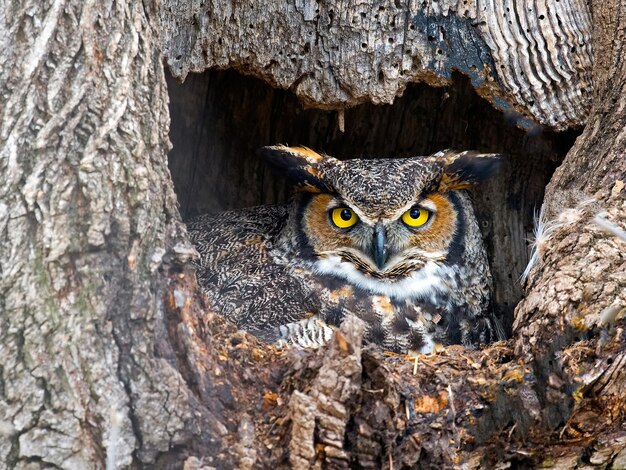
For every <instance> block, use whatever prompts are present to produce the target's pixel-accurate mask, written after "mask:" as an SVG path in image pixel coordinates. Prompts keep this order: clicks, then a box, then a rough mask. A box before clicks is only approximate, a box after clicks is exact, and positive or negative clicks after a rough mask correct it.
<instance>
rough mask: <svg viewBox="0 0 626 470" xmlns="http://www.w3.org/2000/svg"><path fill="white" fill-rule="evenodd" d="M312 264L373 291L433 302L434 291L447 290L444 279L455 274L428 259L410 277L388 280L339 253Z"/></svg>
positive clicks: (320, 272)
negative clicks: (375, 276)
mask: <svg viewBox="0 0 626 470" xmlns="http://www.w3.org/2000/svg"><path fill="white" fill-rule="evenodd" d="M312 267H313V270H314V271H315V272H317V273H318V274H331V275H334V276H337V277H339V278H342V279H345V280H346V281H348V282H349V283H350V284H353V285H355V286H357V287H359V288H361V289H363V290H367V291H369V292H371V293H372V294H379V295H386V296H388V297H391V298H394V299H398V300H404V299H426V298H428V299H429V300H431V302H433V303H435V299H434V295H433V294H435V293H442V292H446V291H449V287H448V285H447V284H446V283H445V282H444V280H445V279H446V278H448V279H450V278H451V277H452V275H453V273H454V271H453V270H452V268H450V267H448V266H442V265H440V264H437V263H435V262H433V261H428V262H426V265H425V266H424V267H423V268H422V269H420V270H418V271H416V272H414V273H413V274H411V275H410V276H407V277H405V278H402V279H400V280H398V281H395V282H389V281H384V280H381V279H376V278H373V277H370V276H366V275H365V274H363V273H362V272H361V271H359V270H358V269H357V268H356V267H355V266H354V264H352V263H350V262H348V261H343V260H342V259H341V258H340V257H339V256H328V257H326V258H323V259H321V260H318V261H316V262H314V263H313V266H312Z"/></svg>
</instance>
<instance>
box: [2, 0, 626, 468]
mask: <svg viewBox="0 0 626 470" xmlns="http://www.w3.org/2000/svg"><path fill="white" fill-rule="evenodd" d="M557 3H561V6H559V7H555V8H559V10H558V11H570V12H573V11H574V10H573V8H574V7H575V6H579V7H580V8H585V6H584V5H575V4H574V3H573V2H572V3H569V2H557ZM146 5H147V4H146ZM146 5H144V4H140V3H137V2H119V3H114V4H110V5H101V4H100V3H98V2H71V1H70V0H66V1H63V0H57V1H55V2H47V3H46V2H25V3H24V4H18V3H17V2H13V3H6V4H5V7H4V8H1V9H0V46H2V47H1V50H2V53H1V55H0V70H1V72H0V110H1V113H2V116H1V121H0V144H1V146H0V155H1V156H2V158H1V159H0V436H1V438H0V464H1V465H2V466H6V467H9V468H49V467H55V466H56V467H61V468H77V467H78V468H102V467H104V466H106V465H108V466H109V468H116V467H131V466H132V467H142V466H151V467H157V468H163V467H174V468H180V467H182V466H183V465H184V467H185V468H190V469H191V468H210V467H217V468H235V467H236V468H253V467H256V468H267V467H269V466H272V467H277V468H286V467H287V466H289V464H290V463H291V464H297V465H298V466H300V465H302V466H303V467H306V466H311V467H320V466H326V467H348V466H350V465H357V464H358V465H360V466H362V467H364V468H381V467H382V466H385V467H387V466H389V467H390V468H408V467H410V466H420V467H422V468H430V467H432V468H442V467H443V468H446V467H453V466H457V465H459V464H461V463H463V464H464V465H465V466H466V467H467V468H479V467H480V466H482V467H483V468H494V467H495V466H496V465H497V464H501V465H505V466H506V465H512V466H515V465H518V466H530V467H535V466H537V465H539V464H542V465H544V466H549V465H552V466H553V467H555V468H576V467H581V468H583V467H587V468H589V467H592V466H595V467H597V468H607V467H611V466H612V467H613V468H621V467H620V465H621V466H622V467H623V465H624V461H626V451H625V450H624V448H625V447H626V433H625V432H624V429H623V424H624V415H623V409H624V403H625V400H626V397H625V396H624V386H623V384H624V374H625V372H624V371H625V370H626V369H624V365H625V363H626V358H625V356H624V354H625V353H624V342H625V341H626V337H625V336H624V335H625V333H624V326H625V325H624V318H623V312H622V313H620V308H623V307H624V297H623V295H624V294H623V292H624V282H625V280H624V277H623V273H624V265H623V263H624V258H623V256H624V249H623V242H621V241H619V240H618V239H617V238H616V237H615V236H613V235H607V234H605V233H603V232H600V231H598V230H597V229H596V228H595V226H593V225H592V224H591V223H590V222H589V219H590V217H589V216H588V215H587V214H588V213H589V210H590V209H589V208H590V207H592V206H590V205H585V206H584V207H582V208H581V207H578V206H576V207H574V212H573V213H571V212H568V214H570V215H572V214H573V216H574V217H577V219H576V220H577V221H578V223H575V224H572V223H569V224H566V225H564V226H560V227H557V228H556V229H555V230H556V232H554V231H553V232H552V234H553V238H552V239H551V240H552V241H551V242H550V243H548V244H547V248H545V249H544V250H543V252H542V257H541V260H540V262H539V264H538V265H537V266H538V267H537V268H535V271H533V272H531V277H530V279H529V284H528V289H529V295H528V298H527V300H526V301H524V303H522V304H521V305H520V306H519V307H518V309H517V323H516V329H515V333H514V338H513V339H512V340H511V341H510V342H509V343H506V344H504V343H500V344H496V345H493V346H491V347H489V348H487V349H485V350H484V351H478V352H469V351H465V350H463V348H461V347H451V348H448V349H447V350H446V351H445V352H444V353H442V354H439V355H436V356H433V357H421V358H418V359H417V360H413V359H411V360H408V359H407V358H404V357H394V356H388V355H385V354H383V353H381V352H380V351H377V350H376V349H375V348H363V347H362V346H361V344H360V335H359V331H360V328H359V326H358V322H354V321H353V320H352V319H351V320H349V321H348V322H346V324H345V325H344V326H343V329H342V332H341V333H339V334H338V335H337V336H336V337H335V338H334V339H333V342H332V344H331V345H329V347H328V348H325V349H322V350H320V351H317V352H308V353H304V352H295V351H292V352H286V353H280V352H277V351H274V350H273V349H272V348H270V347H267V346H264V345H261V344H259V343H257V342H256V341H255V340H254V338H251V337H249V336H248V335H246V334H244V333H242V332H238V331H236V330H235V329H234V328H233V326H232V325H228V324H226V322H224V321H223V320H222V319H221V318H219V317H217V316H215V315H212V314H210V313H207V312H206V306H205V305H204V304H203V301H202V298H201V296H200V295H199V292H198V289H197V286H196V284H195V281H194V275H193V272H191V271H190V269H189V266H188V264H186V261H188V259H189V256H190V251H189V246H188V244H187V243H186V242H185V237H184V230H183V227H182V225H181V223H180V219H179V214H178V210H177V205H176V198H175V196H174V192H173V188H172V183H171V180H170V176H169V173H168V170H167V166H166V153H167V151H168V148H169V144H168V140H167V131H168V126H169V122H168V115H167V110H166V102H167V96H166V89H165V81H164V77H163V71H162V65H161V55H160V52H159V44H160V41H161V38H159V31H158V28H157V24H158V21H157V19H158V18H159V17H160V18H161V20H162V21H163V17H164V15H165V17H167V15H168V13H166V12H167V10H166V9H167V8H168V7H169V4H167V3H165V4H164V6H163V8H165V9H164V10H162V11H160V12H157V11H153V10H145V8H146ZM234 5H235V6H234V7H233V8H240V7H241V6H242V5H243V6H244V7H245V6H246V5H247V3H246V2H236V3H235V4H234ZM298 5H300V4H298ZM303 5H304V4H303ZM381 5H382V4H381ZM503 5H506V2H505V3H503ZM520 5H521V3H520ZM304 6H306V5H304ZM382 6H384V7H385V8H391V7H390V6H388V5H387V4H386V3H385V4H384V5H382ZM301 7H302V6H299V7H298V8H301ZM426 7H428V5H426ZM193 8H196V9H197V8H200V5H198V6H193ZM202 8H203V7H202ZM302 8H303V7H302ZM394 8H396V7H394ZM429 8H434V7H429ZM494 8H495V7H494ZM561 8H565V10H560V9H561ZM190 11H192V10H190ZM211 11H220V12H222V14H224V11H226V12H227V13H228V12H229V10H228V9H217V8H215V9H212V10H211ZM237 11H239V10H237ZM394 11H395V10H394ZM479 11H481V13H480V14H481V15H482V14H483V13H482V12H483V11H487V10H482V9H479ZM551 11H557V10H551ZM577 11H578V10H577ZM170 12H171V10H170ZM231 13H232V11H231ZM539 13H540V12H539ZM578 15H582V16H578ZM578 15H570V16H567V18H569V19H568V21H563V23H567V28H571V31H572V34H573V35H574V36H575V35H576V32H577V31H578V33H580V34H582V35H583V36H584V34H585V33H584V31H585V27H584V24H581V23H577V18H579V17H583V18H586V17H587V16H585V15H586V13H585V12H584V11H583V12H582V13H579V14H578ZM366 16H367V15H366ZM540 16H541V14H539V16H537V21H540V20H541V19H540V18H539V17H540ZM241 17H245V15H243V16H242V15H234V16H232V18H233V19H234V21H235V24H237V21H239V20H238V18H241ZM518 17H520V18H521V16H518ZM228 18H230V16H229V17H228ZM546 18H555V17H552V16H550V15H549V14H544V19H543V20H545V19H546ZM563 18H565V16H563ZM594 18H596V21H597V24H596V26H595V29H594V41H595V42H596V45H597V50H598V51H599V52H598V55H597V60H596V62H595V68H594V77H595V80H596V86H597V88H596V91H595V94H594V106H593V108H592V115H591V116H590V118H589V122H590V125H589V126H588V127H587V128H586V130H585V133H584V134H583V136H582V137H581V138H580V139H579V141H578V143H577V145H576V147H575V148H574V150H573V151H572V152H571V153H570V154H569V155H568V157H567V158H566V161H565V163H564V165H563V167H562V168H561V169H560V170H559V172H558V173H557V175H556V176H555V179H554V180H553V182H552V185H551V186H550V188H549V193H548V197H547V204H548V206H549V207H550V210H549V211H548V213H549V214H550V217H554V216H556V214H557V212H558V211H556V210H554V208H555V207H556V208H558V207H570V205H567V204H564V203H562V202H559V201H569V200H572V199H575V200H576V204H578V199H579V198H578V196H579V195H580V194H581V193H583V194H587V195H592V196H594V198H595V204H596V205H597V206H598V207H601V208H602V209H604V210H606V211H607V213H608V216H607V218H608V219H609V220H610V221H611V223H612V224H614V225H616V226H618V227H621V228H622V229H623V228H624V224H625V223H626V222H625V220H624V212H625V211H626V208H625V207H624V198H623V189H622V186H621V185H620V183H619V181H622V182H623V181H624V180H625V179H626V178H624V177H623V176H624V169H625V167H624V160H623V154H624V150H625V149H624V139H623V128H624V125H623V124H624V122H625V120H626V116H624V109H626V106H624V99H625V98H624V97H625V96H626V94H625V93H624V90H623V86H624V83H626V70H625V69H624V63H623V61H622V60H621V57H623V53H624V41H625V38H624V31H625V30H626V19H625V18H626V11H625V7H624V5H623V4H621V3H620V2H619V0H613V1H606V0H605V1H603V2H602V3H600V2H598V3H597V4H595V5H594ZM166 20H167V18H166ZM543 20H541V21H543ZM487 23H488V24H487V26H488V27H489V28H491V25H495V24H497V22H492V21H491V20H489V21H487ZM184 24H187V23H184ZM197 24H198V25H200V26H202V25H203V24H205V25H206V23H205V22H204V20H203V16H202V15H198V16H197ZM506 24H508V23H505V24H504V27H503V28H502V31H501V32H502V33H503V34H504V33H505V32H506V31H507V28H508V26H506ZM556 24H557V25H558V21H557V22H556ZM575 24H576V25H577V26H576V27H574V26H573V25H575ZM182 25H183V24H181V28H180V29H181V33H180V34H181V35H184V34H187V33H186V32H185V31H184V30H185V28H183V27H182ZM483 26H484V25H483ZM563 27H564V28H565V26H563ZM381 28H382V24H381ZM511 28H513V26H511ZM232 29H236V28H232ZM409 29H410V28H409ZM170 31H171V30H170ZM201 31H206V30H201ZM509 31H510V30H509ZM568 31H569V30H568ZM195 34H198V32H197V31H196V33H195ZM203 34H204V35H201V36H202V37H206V36H205V35H206V33H203ZM446 34H448V33H446ZM550 34H552V33H550ZM566 36H567V35H566ZM583 36H581V37H583ZM181 37H182V36H181ZM328 37H331V36H328ZM546 37H549V36H546ZM555 37H556V36H555ZM567 37H569V36H567ZM566 42H567V41H566ZM218 44H219V41H218ZM366 44H367V43H366ZM559 44H560V43H559ZM585 44H586V47H589V44H588V43H586V42H585ZM283 45H284V44H283ZM569 45H570V44H569V43H568V49H569V50H570V52H574V53H575V51H571V47H569ZM9 46H10V47H9ZM232 47H233V48H234V49H233V50H236V45H233V46H232ZM366 49H367V48H366ZM493 50H495V49H492V51H493ZM502 50H504V48H503V49H502ZM551 50H552V49H551ZM556 50H560V49H559V47H557V48H556ZM435 52H436V51H435ZM561 52H564V50H562V51H561ZM586 53H588V50H587V52H586ZM233 54H234V53H233ZM242 55H243V56H245V54H243V53H242ZM494 56H495V55H494ZM207 57H209V58H210V57H211V54H207ZM569 57H571V56H569ZM170 60H171V59H170ZM179 60H182V58H181V59H179ZM494 60H495V59H494ZM520 60H521V59H520ZM537 60H538V59H537ZM513 62H515V61H512V63H513ZM563 62H564V63H567V59H563ZM248 63H251V64H253V65H254V64H255V63H254V62H253V61H251V62H248ZM538 63H540V62H537V64H538ZM583 65H584V64H583ZM255 66H256V65H255ZM513 67H515V64H514V63H513ZM583 68H584V67H583ZM322 69H323V67H322V68H321V69H320V70H322ZM522 69H523V67H522ZM385 70H387V68H385ZM537 70H544V68H542V67H539V68H538V69H537ZM546 70H548V69H547V68H546ZM585 70H588V69H585ZM247 71H248V72H250V73H252V69H251V68H250V69H248V70H247ZM377 72H378V70H375V73H376V74H377ZM365 73H367V74H368V75H367V76H368V77H370V75H369V74H370V71H366V72H365ZM581 73H582V75H584V72H583V71H581ZM259 74H261V73H260V72H259ZM374 76H376V75H374ZM547 76H550V75H549V74H548V75H547ZM372 77H373V76H372ZM383 78H384V77H383ZM317 79H319V82H320V83H325V82H324V79H323V77H320V76H317ZM500 80H502V79H501V78H500ZM551 80H553V81H549V83H551V84H552V85H550V86H547V88H546V89H549V90H552V91H553V92H554V95H552V96H554V98H553V99H554V101H550V100H551V99H552V98H549V95H545V96H544V95H542V96H540V98H542V99H540V101H537V102H536V103H537V104H536V106H538V107H539V108H541V107H542V106H543V105H544V104H545V105H546V107H545V109H544V111H545V112H546V113H547V114H548V115H549V116H551V117H546V118H545V121H542V122H551V123H554V125H555V127H558V126H560V125H563V126H566V125H570V124H571V123H578V124H579V123H580V119H581V116H582V114H580V113H581V112H582V111H580V109H581V108H579V107H578V105H576V106H574V105H572V98H571V97H569V98H568V96H569V95H567V93H569V92H568V91H567V90H569V88H568V87H563V88H562V89H560V88H559V86H557V85H556V84H557V83H561V81H560V80H561V79H559V78H558V77H553V78H552V79H551ZM573 81H574V82H576V80H575V79H574V80H573ZM435 82H437V83H439V82H438V81H437V80H435ZM566 82H567V84H570V82H569V81H566ZM302 83H304V84H305V85H307V83H312V82H308V81H303V82H302ZM369 83H374V81H373V78H372V80H370V81H369ZM475 85H476V82H475ZM307 86H310V85H307ZM324 86H327V85H324ZM478 86H479V87H480V84H479V85H478ZM506 86H511V85H510V84H509V85H506ZM539 89H541V90H544V88H543V87H541V86H540V87H539ZM325 90H329V94H328V96H331V97H332V96H333V95H332V93H330V92H332V91H333V90H332V87H330V88H325ZM372 90H373V89H370V88H367V89H366V90H365V91H362V93H364V94H358V93H352V92H350V93H351V96H352V95H354V96H357V97H358V99H357V101H356V102H358V101H359V100H363V99H364V97H365V96H366V95H365V94H367V96H370V94H371V96H372V99H373V100H376V99H378V98H377V96H383V95H380V94H378V95H377V94H376V93H375V92H374V91H372ZM503 90H508V88H503ZM511 90H513V92H512V94H511V96H512V97H513V96H514V93H515V92H516V91H515V90H514V88H511ZM563 90H564V91H565V95H563V96H561V95H560V93H561V92H562V91H563ZM505 92H506V91H505ZM544 92H545V90H544ZM395 93H396V91H393V96H395ZM311 96H315V95H313V94H311ZM384 96H387V95H384ZM389 96H391V95H389ZM491 96H493V95H491ZM538 96H539V95H538ZM333 99H335V98H333ZM511 102H517V103H519V102H518V101H517V98H515V97H513V98H511ZM311 103H313V102H312V101H310V104H311ZM336 103H337V102H336V101H333V102H332V103H331V104H332V105H333V106H335V104H336ZM554 103H557V104H554ZM568 103H569V104H568ZM340 104H341V106H344V105H347V104H348V102H347V101H341V102H340ZM319 105H320V106H322V107H323V106H328V103H324V102H320V103H319ZM529 109H531V108H529ZM541 109H543V108H541ZM564 109H571V110H578V111H575V112H573V114H567V113H566V112H565V111H563V110H564ZM607 110H608V111H607ZM531 112H532V109H531ZM568 112H569V111H568ZM577 113H578V114H577ZM563 116H565V117H563ZM576 116H577V117H576ZM538 119H539V120H540V121H541V119H543V118H541V117H538ZM559 123H561V124H559ZM563 194H566V195H568V196H567V197H566V198H564V197H562V195H563ZM569 195H574V196H576V197H575V198H572V197H570V196H569ZM576 211H578V212H576ZM581 221H584V222H583V223H581ZM620 243H621V244H620ZM581 253H582V254H584V256H583V257H582V258H583V261H584V262H586V264H585V265H584V266H581V265H579V264H578V263H579V261H580V258H581V256H580V255H581ZM592 258H593V259H592ZM568 263H569V264H568ZM571 266H573V268H572V267H571ZM589 267H590V268H589ZM588 268H589V272H587V271H586V270H587V269H588ZM581 269H582V271H581ZM581 272H582V275H581V274H578V273H581ZM589 273H600V274H601V275H602V277H600V279H595V280H593V279H591V278H590V277H588V276H589ZM555 281H558V282H555ZM600 287H601V289H600ZM590 289H592V290H590ZM540 296H543V297H540ZM609 304H610V305H609ZM605 307H607V308H605ZM599 312H600V313H599ZM600 319H602V325H600ZM536 325H541V328H537V327H536ZM607 325H610V327H609V326H607ZM583 333H584V335H585V337H583ZM242 404H246V406H245V407H244V406H242Z"/></svg>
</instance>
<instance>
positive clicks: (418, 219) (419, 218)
mask: <svg viewBox="0 0 626 470" xmlns="http://www.w3.org/2000/svg"><path fill="white" fill-rule="evenodd" d="M430 215H431V212H430V211H428V210H426V209H423V208H421V207H416V206H414V207H411V208H410V209H409V210H408V211H406V212H405V213H404V214H402V222H404V223H405V224H407V225H408V226H409V227H421V226H422V225H424V224H425V223H426V222H428V221H429V220H430Z"/></svg>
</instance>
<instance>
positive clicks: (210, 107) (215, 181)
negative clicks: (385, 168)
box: [167, 70, 576, 329]
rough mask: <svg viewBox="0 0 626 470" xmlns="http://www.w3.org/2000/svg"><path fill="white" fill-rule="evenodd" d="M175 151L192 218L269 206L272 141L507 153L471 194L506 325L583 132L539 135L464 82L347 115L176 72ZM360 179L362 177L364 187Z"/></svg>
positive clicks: (349, 150) (248, 84)
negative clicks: (549, 191)
mask: <svg viewBox="0 0 626 470" xmlns="http://www.w3.org/2000/svg"><path fill="white" fill-rule="evenodd" d="M167 80H168V86H169V95H170V113H171V131H170V139H171V141H172V144H173V148H172V150H171V152H170V155H169V165H170V171H171V173H172V179H173V181H174V187H175V189H176V192H177V195H178V201H179V204H180V211H181V215H182V217H183V219H185V220H186V219H188V218H190V217H193V216H194V215H197V214H200V213H204V212H214V211H219V210H225V209H232V208H238V207H246V206H254V205H259V204H271V203H274V202H280V201H283V200H285V199H286V198H287V197H288V189H287V185H286V182H285V181H284V180H283V179H282V178H280V176H276V175H274V174H273V173H271V172H270V171H269V170H268V169H267V168H265V166H264V164H263V163H262V162H261V161H259V160H258V159H257V158H256V156H255V151H256V149H257V148H259V147H261V146H264V145H270V144H278V143H282V144H289V145H306V146H307V147H311V148H312V149H314V150H316V151H318V152H325V153H327V154H329V155H332V156H334V157H337V158H341V159H345V158H357V157H358V158H375V157H402V156H410V155H427V154H430V153H432V152H435V151H437V150H441V149H443V148H456V149H474V150H479V151H483V152H495V153H503V154H505V159H504V164H503V165H502V166H501V168H500V170H499V172H498V173H497V174H496V175H495V176H493V177H492V178H491V179H490V180H489V181H487V182H485V183H483V184H481V185H480V186H478V187H476V188H475V189H474V190H473V191H472V194H473V200H474V206H475V209H476V214H477V217H478V219H479V221H480V224H481V229H482V231H483V235H484V237H485V241H486V245H487V250H488V253H489V260H490V265H491V269H492V274H493V278H494V289H495V292H494V308H495V309H496V312H497V314H498V315H499V316H500V317H501V318H502V320H503V324H504V325H505V327H506V328H507V329H509V328H510V326H511V323H512V317H513V309H514V308H515V305H516V304H517V302H518V301H519V299H520V297H521V294H522V290H521V285H520V281H519V276H520V274H521V272H522V271H523V269H524V267H525V266H526V263H527V262H528V251H529V250H528V244H529V241H528V240H529V239H530V238H531V236H532V229H533V214H534V212H535V211H537V210H538V209H539V208H540V206H541V202H542V199H543V194H544V189H545V186H546V184H547V183H548V181H549V180H550V177H551V175H552V173H553V172H554V170H555V168H556V167H557V166H558V164H559V163H560V162H561V161H562V159H563V157H564V156H565V154H566V153H567V151H568V150H569V148H570V147H571V146H572V145H573V142H574V139H575V137H576V133H575V132H568V133H552V132H546V131H543V130H542V129H541V128H539V127H536V128H535V129H533V130H532V132H528V131H525V130H522V129H520V128H519V127H517V126H516V125H515V124H516V122H515V115H514V114H511V115H506V114H505V113H502V112H500V111H498V110H496V109H494V108H493V107H492V106H491V105H490V104H489V103H488V102H487V101H485V100H484V99H482V98H480V97H479V96H478V95H477V94H476V92H475V91H474V90H473V88H472V87H471V84H470V83H469V80H467V79H466V78H465V77H463V76H461V75H458V76H456V77H455V78H454V80H453V84H452V85H451V86H448V87H443V88H433V87H431V86H428V85H423V84H415V85H411V86H409V87H408V88H407V89H406V91H405V92H404V94H403V96H401V97H399V98H397V99H396V100H395V102H394V104H392V105H372V104H362V105H360V106H357V107H355V108H351V109H347V110H346V111H345V118H344V122H345V129H344V132H341V130H340V129H339V126H338V114H337V112H336V111H322V110H316V109H304V108H303V106H302V105H301V104H300V103H299V101H298V99H297V98H296V97H295V95H294V94H293V93H291V92H289V91H285V90H278V89H275V88H272V87H271V86H269V85H267V84H266V83H264V82H262V81H261V80H258V79H255V78H251V77H247V76H244V75H241V74H239V73H237V72H235V71H232V70H227V71H217V70H211V71H207V72H205V73H202V74H196V75H189V76H188V77H187V78H186V80H185V82H184V83H183V84H180V83H178V82H177V81H176V80H174V79H173V78H172V77H170V76H169V75H168V77H167ZM357 184H358V182H357Z"/></svg>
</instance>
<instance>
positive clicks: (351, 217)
mask: <svg viewBox="0 0 626 470" xmlns="http://www.w3.org/2000/svg"><path fill="white" fill-rule="evenodd" d="M330 218H331V219H332V221H333V224H335V225H336V226H337V227H339V228H350V227H352V226H353V225H354V224H356V223H357V222H358V220H359V218H358V217H357V215H356V214H355V213H354V211H353V210H352V209H349V208H347V207H337V208H336V209H333V210H332V211H331V212H330Z"/></svg>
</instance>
